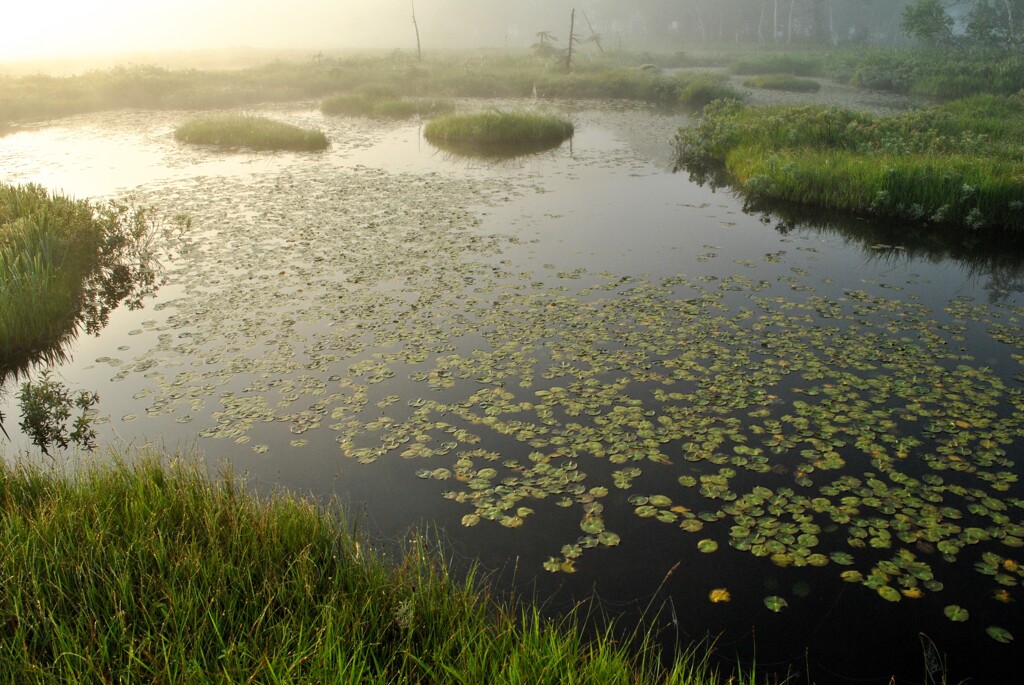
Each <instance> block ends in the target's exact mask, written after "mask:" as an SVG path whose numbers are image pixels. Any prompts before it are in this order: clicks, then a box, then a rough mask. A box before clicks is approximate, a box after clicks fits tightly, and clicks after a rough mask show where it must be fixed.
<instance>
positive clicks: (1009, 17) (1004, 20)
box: [902, 0, 1024, 50]
mask: <svg viewBox="0 0 1024 685" xmlns="http://www.w3.org/2000/svg"><path fill="white" fill-rule="evenodd" d="M902 25H903V30H904V32H905V33H907V34H908V35H910V36H913V37H914V38H916V39H918V40H919V41H921V42H923V43H927V44H930V45H937V46H953V47H967V48H998V49H1003V50H1021V49H1022V48H1024V41H1022V38H1024V0H913V2H911V3H909V4H908V5H907V6H906V7H905V8H904V10H903V20H902Z"/></svg>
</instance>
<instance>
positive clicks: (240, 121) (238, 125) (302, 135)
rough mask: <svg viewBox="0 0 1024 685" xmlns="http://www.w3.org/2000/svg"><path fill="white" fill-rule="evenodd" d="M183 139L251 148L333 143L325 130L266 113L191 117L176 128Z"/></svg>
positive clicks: (176, 134) (307, 147)
mask: <svg viewBox="0 0 1024 685" xmlns="http://www.w3.org/2000/svg"><path fill="white" fill-rule="evenodd" d="M174 138H175V139H176V140H179V141H181V142H183V143H192V144H195V145H215V146H217V147H223V148H238V147H245V148H249V149H251V150H307V151H311V150H323V149H324V148H326V147H327V146H328V145H330V143H329V142H328V140H327V136H325V135H324V134H323V132H322V131H316V130H313V129H305V128H299V127H298V126H292V125H291V124H286V123H284V122H280V121H274V120H273V119H268V118H266V117H257V116H246V115H235V114H225V115H221V116H211V117H200V118H198V119H193V120H191V121H188V122H186V123H184V124H182V125H181V126H179V127H178V128H177V129H175V131H174Z"/></svg>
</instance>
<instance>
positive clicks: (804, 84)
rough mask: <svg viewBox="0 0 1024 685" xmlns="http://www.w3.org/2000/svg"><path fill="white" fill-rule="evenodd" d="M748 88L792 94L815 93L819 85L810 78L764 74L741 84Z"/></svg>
mask: <svg viewBox="0 0 1024 685" xmlns="http://www.w3.org/2000/svg"><path fill="white" fill-rule="evenodd" d="M743 85H745V86H747V87H748V88H764V89H767V90H786V91H790V92H793V93H817V92H818V91H819V90H821V84H820V83H818V82H817V81H815V80H814V79H810V78H800V77H798V76H791V75H789V74H765V75H763V76H754V77H753V78H749V79H747V80H745V81H744V82H743Z"/></svg>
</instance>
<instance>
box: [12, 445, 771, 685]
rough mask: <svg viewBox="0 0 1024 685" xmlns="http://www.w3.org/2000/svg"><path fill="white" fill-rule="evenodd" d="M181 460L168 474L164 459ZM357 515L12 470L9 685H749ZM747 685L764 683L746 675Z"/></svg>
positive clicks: (226, 478) (127, 481)
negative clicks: (463, 568) (529, 595)
mask: <svg viewBox="0 0 1024 685" xmlns="http://www.w3.org/2000/svg"><path fill="white" fill-rule="evenodd" d="M162 462H163V463H162ZM349 530H350V529H349V525H348V523H347V522H346V519H345V517H344V514H343V512H342V511H340V510H339V509H337V508H336V507H333V506H329V507H320V506H317V505H315V504H313V503H311V502H309V501H306V500H302V499H299V498H297V497H294V496H292V495H290V494H288V493H285V492H278V493H277V494H275V495H273V496H271V497H269V498H262V499H259V498H257V497H255V496H253V495H252V494H250V493H249V492H248V491H247V490H246V489H245V488H244V487H243V485H242V484H241V483H240V482H239V481H237V480H236V479H235V478H234V477H233V476H232V475H231V474H230V473H227V474H223V475H222V476H221V477H220V478H219V479H217V480H215V481H213V480H210V479H209V478H208V477H207V474H206V472H205V470H204V469H203V468H202V467H201V466H200V465H199V464H198V463H196V462H195V461H185V460H179V459H168V458H161V457H158V456H154V455H149V456H142V457H140V458H138V459H136V460H135V461H134V463H131V464H129V463H128V462H127V461H126V458H125V457H124V456H118V455H114V456H112V457H110V461H107V462H105V463H104V464H102V465H100V464H93V465H83V464H77V465H76V468H75V469H74V471H73V472H70V471H69V472H65V473H58V472H55V471H53V470H43V469H42V468H40V467H38V466H31V465H27V464H24V463H19V464H15V465H11V464H10V463H9V462H7V461H6V460H4V461H0V545H2V546H3V549H4V550H5V553H4V554H3V555H2V556H0V573H2V574H3V578H4V579H5V582H4V583H3V584H2V585H0V611H2V613H0V616H2V617H3V628H4V632H5V637H6V639H4V640H3V641H0V678H2V679H3V680H4V681H5V682H111V681H117V682H167V683H185V682H225V683H228V682H274V683H300V682H302V683H308V682H361V683H424V682H431V683H551V684H552V685H555V684H558V685H561V684H563V683H598V682H600V683H612V682H614V683H620V682H622V683H624V682H629V683H638V684H640V683H680V684H682V683H686V684H687V685H717V684H719V683H725V682H737V681H735V680H733V679H732V678H730V677H729V676H730V675H731V674H726V673H721V674H720V673H719V672H718V671H717V670H716V669H715V668H714V667H713V666H712V665H711V663H710V659H709V655H710V648H709V647H708V646H707V645H695V646H693V647H691V648H690V649H688V650H685V651H681V652H680V653H679V654H677V655H676V656H675V657H671V658H667V665H663V664H662V657H663V656H664V655H662V654H661V653H660V652H659V650H658V648H657V647H656V646H655V645H654V638H653V636H652V635H650V634H646V635H640V636H638V639H639V642H638V644H636V645H632V646H627V645H625V644H623V643H622V642H619V641H617V640H616V639H614V636H613V635H612V632H611V631H603V632H602V631H598V633H597V634H596V635H595V636H593V637H591V638H585V637H584V633H583V630H582V619H583V617H582V616H581V615H579V614H578V613H573V614H571V615H570V616H568V617H566V618H563V619H560V620H553V619H550V618H545V617H544V616H543V615H542V614H541V612H540V611H539V609H537V608H536V607H534V606H529V605H527V606H525V607H520V606H517V605H514V604H512V603H509V602H505V601H499V600H497V599H496V597H495V596H494V595H493V594H492V593H491V592H490V591H489V590H488V589H487V588H486V586H485V585H484V584H483V583H482V582H480V581H479V580H478V579H477V578H476V577H475V576H473V574H470V575H469V577H467V578H465V579H463V580H457V579H456V578H455V577H454V576H453V575H452V573H451V572H450V571H449V569H448V568H447V566H446V565H445V564H444V563H443V562H442V561H441V560H440V558H439V557H438V556H437V555H436V554H435V553H433V552H431V551H430V550H429V549H428V546H427V545H426V544H425V542H424V541H423V539H422V538H420V537H416V536H414V537H413V538H412V540H411V541H410V542H409V543H408V545H407V546H406V548H405V550H404V552H403V553H402V554H401V555H400V556H398V557H395V558H392V559H391V560H390V561H389V560H388V559H386V558H385V557H384V556H383V555H382V554H380V553H378V552H375V551H374V550H373V549H371V548H370V547H369V546H368V545H367V544H366V542H365V540H361V539H360V538H359V536H358V535H353V534H351V533H349V532H348V531H349ZM741 678H742V682H744V683H753V682H755V679H754V676H753V674H749V673H747V674H741Z"/></svg>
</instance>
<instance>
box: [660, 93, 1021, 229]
mask: <svg viewBox="0 0 1024 685" xmlns="http://www.w3.org/2000/svg"><path fill="white" fill-rule="evenodd" d="M1022 107H1024V103H1022V102H1021V101H1020V99H1019V98H999V97H993V96H982V97H977V98H973V99H971V100H966V101H961V102H957V103H952V104H950V105H947V106H945V107H938V108H933V109H929V110H922V111H916V112H909V113H907V114H902V115H897V116H889V117H877V116H873V115H870V114H865V113H858V112H853V111H850V110H844V109H839V108H835V107H820V106H803V107H793V106H773V107H757V108H755V107H744V106H742V105H738V104H735V103H717V104H713V105H712V106H710V107H709V108H708V109H706V110H705V115H704V118H703V120H702V121H701V123H700V125H699V126H697V127H694V128H691V129H681V130H680V131H679V133H678V134H677V136H676V142H675V145H676V154H677V160H678V163H679V165H680V166H682V167H685V168H687V169H689V170H690V171H691V172H693V173H696V174H697V175H698V176H700V175H702V174H705V173H707V172H708V171H710V170H713V169H714V168H721V169H724V171H725V173H726V175H727V177H728V179H729V180H730V181H731V182H733V183H735V184H736V185H738V186H739V187H740V188H742V189H743V190H744V192H745V193H747V194H748V196H750V197H752V198H759V199H767V200H782V201H789V202H797V203H802V204H808V205H815V206H820V207H825V208H829V209H839V210H844V211H849V212H862V213H869V214H874V215H876V216H880V217H889V218H897V219H906V220H910V221H914V222H922V223H928V222H930V223H939V224H952V225H956V226H962V227H967V228H970V229H975V230H976V229H980V228H990V229H1008V230H1021V229H1024V212H1022V211H1021V210H1022V207H1024V180H1022V179H1024V124H1022V123H1021V119H1020V117H1019V114H1017V116H1014V117H1010V116H1008V115H1010V114H1015V113H1019V112H1020V110H1021V108H1022ZM996 136H998V137H996Z"/></svg>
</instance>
